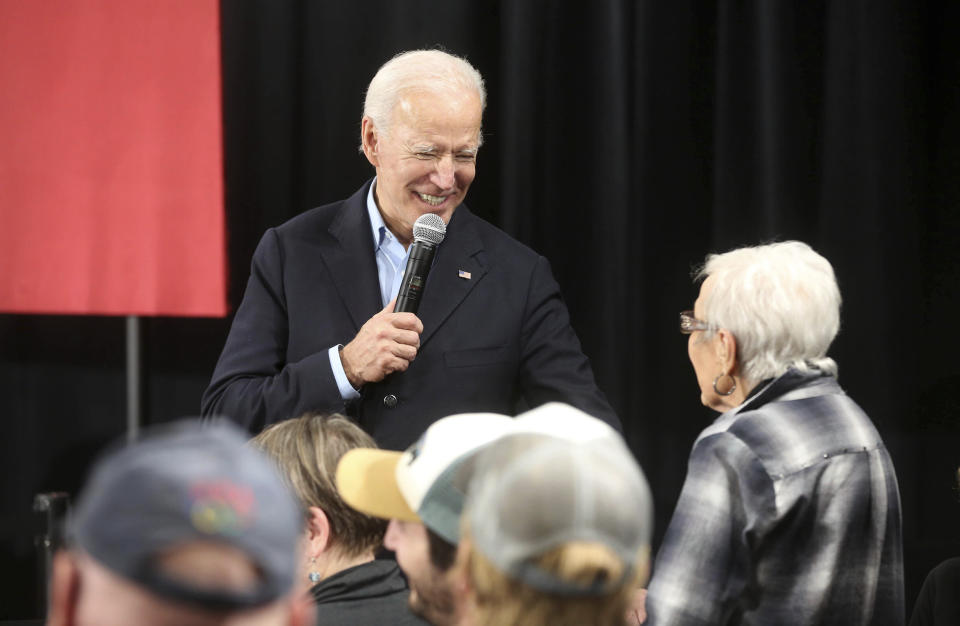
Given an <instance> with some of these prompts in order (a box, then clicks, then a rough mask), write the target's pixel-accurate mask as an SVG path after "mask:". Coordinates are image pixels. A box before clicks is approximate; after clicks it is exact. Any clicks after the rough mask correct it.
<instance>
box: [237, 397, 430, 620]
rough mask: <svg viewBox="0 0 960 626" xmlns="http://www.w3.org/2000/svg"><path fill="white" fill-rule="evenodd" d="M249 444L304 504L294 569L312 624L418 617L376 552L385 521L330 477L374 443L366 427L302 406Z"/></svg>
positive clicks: (396, 573)
mask: <svg viewBox="0 0 960 626" xmlns="http://www.w3.org/2000/svg"><path fill="white" fill-rule="evenodd" d="M253 445H255V446H256V447H257V448H259V449H260V450H262V451H263V452H265V453H266V454H267V456H268V457H270V458H271V459H273V461H274V462H275V463H276V464H277V465H278V466H279V468H280V471H281V474H282V475H283V476H284V477H285V479H286V480H287V482H288V483H289V485H290V487H291V488H292V491H293V493H294V494H296V496H297V498H298V499H299V501H300V506H301V508H302V510H303V511H304V514H305V517H306V523H305V526H306V528H305V531H304V538H303V542H302V546H303V556H302V558H301V562H300V571H299V575H300V576H301V580H309V582H310V584H311V585H312V586H311V587H310V593H311V595H312V596H313V599H314V600H315V601H316V604H317V624H319V625H321V626H322V625H323V624H337V625H338V626H350V625H352V624H355V625H357V626H363V625H367V624H398V625H401V626H402V625H410V626H414V625H421V624H423V622H422V621H421V620H420V619H418V618H417V617H415V616H414V615H413V614H411V613H410V611H409V609H408V608H407V593H408V589H407V584H406V582H405V581H404V579H403V576H402V574H401V573H400V570H399V568H398V567H397V564H396V562H395V561H392V560H389V559H383V560H381V559H376V558H375V553H376V551H377V549H378V548H379V547H380V546H381V545H382V543H383V534H384V532H385V530H386V522H384V521H383V520H381V519H378V518H375V517H370V516H368V515H365V514H363V513H360V512H359V511H356V510H355V509H353V508H351V507H349V506H348V505H347V504H346V503H344V501H343V499H342V498H341V497H340V495H339V493H338V492H337V488H336V485H335V484H334V477H335V475H336V469H337V463H339V461H340V458H341V457H342V456H343V455H344V454H345V453H346V452H347V451H349V450H353V449H355V448H375V447H376V444H375V443H374V441H373V439H372V438H371V437H370V435H368V434H366V433H365V432H363V430H362V429H361V428H360V427H359V426H357V425H356V424H354V423H353V422H351V421H350V420H348V419H347V418H345V417H343V416H341V415H331V416H324V415H320V414H308V415H304V416H302V417H299V418H296V419H292V420H286V421H283V422H278V423H276V424H273V425H271V426H269V427H268V428H267V429H266V430H264V431H263V432H261V433H260V434H259V435H257V436H256V437H255V438H254V439H253Z"/></svg>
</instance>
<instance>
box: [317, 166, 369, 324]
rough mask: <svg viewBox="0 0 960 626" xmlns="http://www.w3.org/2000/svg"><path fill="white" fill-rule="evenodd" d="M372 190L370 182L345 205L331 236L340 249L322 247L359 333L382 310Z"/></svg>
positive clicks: (328, 266) (334, 280) (330, 229)
mask: <svg viewBox="0 0 960 626" xmlns="http://www.w3.org/2000/svg"><path fill="white" fill-rule="evenodd" d="M369 189H370V182H369V181H368V182H367V184H366V185H364V186H363V187H361V188H360V190H359V191H357V192H356V193H355V194H353V195H352V196H351V197H350V198H348V199H347V200H345V201H344V202H343V204H342V205H341V207H340V214H339V215H338V216H337V217H336V218H335V219H334V220H333V222H332V223H331V224H330V228H329V232H330V235H331V236H332V237H333V238H334V239H336V240H337V244H338V245H335V246H323V247H321V254H322V255H323V261H324V263H325V264H326V265H327V269H328V270H329V272H330V276H331V278H332V280H333V284H334V286H335V287H336V289H337V292H338V293H339V294H340V298H341V300H343V303H344V305H345V306H346V308H347V311H349V313H350V318H351V319H352V320H353V324H354V326H355V327H356V330H360V327H361V326H363V324H364V323H365V322H366V321H367V320H368V319H370V318H371V317H373V316H374V315H375V314H376V313H377V312H378V311H379V310H380V309H382V308H383V307H382V306H381V305H380V279H379V278H378V274H377V260H376V256H375V253H374V249H373V235H372V234H371V231H370V228H371V226H370V216H369V215H367V192H368V190H369Z"/></svg>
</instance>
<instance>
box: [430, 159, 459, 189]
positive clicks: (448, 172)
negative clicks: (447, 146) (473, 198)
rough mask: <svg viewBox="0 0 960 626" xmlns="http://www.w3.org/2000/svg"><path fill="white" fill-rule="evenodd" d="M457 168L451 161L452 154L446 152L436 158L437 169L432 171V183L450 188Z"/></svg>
mask: <svg viewBox="0 0 960 626" xmlns="http://www.w3.org/2000/svg"><path fill="white" fill-rule="evenodd" d="M456 172H457V168H456V165H455V164H454V162H453V155H451V154H448V155H445V156H443V157H441V158H440V159H438V160H437V169H436V170H435V171H434V172H433V176H431V178H432V179H433V180H432V181H431V182H433V184H434V185H436V186H437V187H440V188H441V189H450V188H452V187H453V186H454V181H455V180H456Z"/></svg>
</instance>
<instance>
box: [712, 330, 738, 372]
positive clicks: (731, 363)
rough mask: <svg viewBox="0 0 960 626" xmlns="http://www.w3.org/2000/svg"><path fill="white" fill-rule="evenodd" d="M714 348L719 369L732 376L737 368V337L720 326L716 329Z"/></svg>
mask: <svg viewBox="0 0 960 626" xmlns="http://www.w3.org/2000/svg"><path fill="white" fill-rule="evenodd" d="M716 350H717V360H718V361H719V362H720V368H721V371H722V372H723V373H724V374H727V375H731V376H732V375H733V373H734V372H735V371H736V370H737V338H736V337H734V336H733V333H731V332H730V331H729V330H727V329H725V328H721V329H720V330H718V331H717V341H716Z"/></svg>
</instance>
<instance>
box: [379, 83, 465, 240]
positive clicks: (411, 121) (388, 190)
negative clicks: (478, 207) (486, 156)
mask: <svg viewBox="0 0 960 626" xmlns="http://www.w3.org/2000/svg"><path fill="white" fill-rule="evenodd" d="M481 115H482V113H481V106H480V98H479V97H478V96H477V95H476V94H475V93H472V92H469V91H467V92H459V93H454V94H449V93H448V94H437V93H431V92H424V91H417V92H411V93H408V94H406V95H404V96H403V97H402V98H400V100H399V101H398V103H397V106H396V108H395V109H394V111H393V120H392V125H391V127H390V128H389V130H388V132H386V133H385V132H383V131H382V130H380V129H378V128H376V127H375V126H374V125H373V121H372V120H370V118H366V117H365V118H363V122H362V124H363V129H362V134H363V151H364V154H365V155H366V156H367V159H368V160H369V161H370V163H372V164H373V166H374V167H376V168H377V187H376V190H375V197H376V200H377V206H378V208H379V209H380V213H381V214H382V215H383V221H384V222H385V223H386V224H387V227H388V228H389V229H390V230H391V231H392V232H393V233H394V234H395V235H396V236H397V238H398V239H400V241H401V242H403V243H404V244H409V243H410V241H411V240H412V237H413V223H414V222H415V221H416V220H417V218H418V217H420V216H421V215H423V214H425V213H435V214H436V215H438V216H440V217H441V218H442V219H443V221H444V222H449V221H450V217H451V216H452V215H453V210H454V209H455V208H457V206H458V205H459V204H460V203H461V202H463V199H464V198H465V197H466V195H467V190H468V189H469V188H470V183H472V182H473V177H474V175H475V174H476V163H477V150H478V149H479V147H480V123H481Z"/></svg>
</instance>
